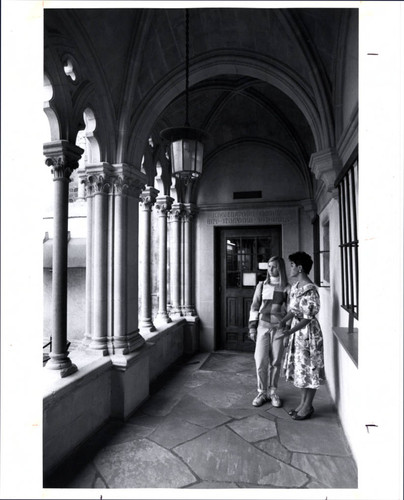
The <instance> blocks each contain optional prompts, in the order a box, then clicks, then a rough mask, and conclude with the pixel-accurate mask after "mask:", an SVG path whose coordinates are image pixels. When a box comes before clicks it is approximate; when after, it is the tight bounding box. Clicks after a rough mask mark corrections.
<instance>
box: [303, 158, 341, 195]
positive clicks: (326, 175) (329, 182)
mask: <svg viewBox="0 0 404 500" xmlns="http://www.w3.org/2000/svg"><path fill="white" fill-rule="evenodd" d="M309 167H310V169H311V171H312V172H313V173H314V175H315V177H316V179H319V180H321V181H323V183H324V185H325V187H326V189H327V191H329V192H331V191H332V190H333V189H334V182H335V179H336V177H337V172H339V171H340V169H341V159H340V157H339V156H338V153H337V152H336V150H335V149H334V148H330V149H325V150H323V151H317V152H316V153H313V154H312V155H311V158H310V163H309Z"/></svg>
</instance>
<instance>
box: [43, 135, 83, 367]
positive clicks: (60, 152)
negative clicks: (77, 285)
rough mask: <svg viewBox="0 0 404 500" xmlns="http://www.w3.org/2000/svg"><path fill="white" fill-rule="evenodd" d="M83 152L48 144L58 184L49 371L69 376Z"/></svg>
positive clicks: (46, 148)
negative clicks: (74, 201)
mask: <svg viewBox="0 0 404 500" xmlns="http://www.w3.org/2000/svg"><path fill="white" fill-rule="evenodd" d="M83 152H84V151H83V150H82V149H81V148H79V147H77V146H74V145H72V144H70V143H69V142H68V141H64V140H61V141H54V142H49V143H46V144H44V155H45V156H46V162H45V163H46V165H48V166H50V167H52V173H53V182H54V237H53V269H52V321H53V328H52V351H51V353H50V359H49V361H48V362H47V363H46V368H48V369H50V370H60V376H61V377H66V376H68V375H70V374H72V373H74V372H75V371H77V367H76V365H74V364H73V363H72V362H71V360H70V358H69V355H68V354H69V353H68V350H67V242H68V235H67V230H68V207H69V182H70V175H71V173H72V172H73V171H74V169H76V168H77V167H78V160H79V159H80V157H81V155H82V154H83Z"/></svg>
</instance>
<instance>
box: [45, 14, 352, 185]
mask: <svg viewBox="0 0 404 500" xmlns="http://www.w3.org/2000/svg"><path fill="white" fill-rule="evenodd" d="M350 16H357V12H356V10H355V9H331V8H328V9H327V8H322V9H257V8H203V9H200V8H192V9H190V24H189V54H190V100H189V118H190V124H191V126H193V127H197V128H202V129H204V130H206V131H207V132H208V134H209V140H208V141H207V143H206V145H205V164H206V165H207V167H208V166H209V163H210V162H211V161H213V159H214V158H215V156H217V155H218V154H220V151H222V150H223V149H226V148H228V147H231V146H232V145H236V144H239V143H240V142H243V143H246V142H248V143H250V144H251V145H254V144H260V145H262V144H264V145H267V146H268V147H270V148H273V149H274V150H277V151H280V152H282V153H283V154H285V155H287V156H288V157H289V158H290V161H291V162H293V163H294V164H295V165H296V166H297V168H298V169H300V171H301V174H302V176H303V178H304V179H306V182H307V187H308V188H309V190H311V189H312V183H313V181H314V180H313V176H312V174H311V173H310V171H309V168H308V165H309V161H310V156H311V155H312V154H313V153H314V152H316V151H319V150H324V149H326V148H332V147H334V146H335V142H336V133H335V124H336V123H337V122H338V116H336V115H337V113H338V98H337V94H338V92H337V90H338V85H339V84H340V82H339V81H338V79H337V74H338V64H340V61H341V57H342V55H343V54H342V53H341V47H343V45H344V41H345V39H346V37H347V26H348V23H349V20H350ZM68 57H70V59H71V60H73V61H74V63H73V66H74V67H75V70H76V72H77V75H78V77H77V79H76V81H75V82H72V81H69V82H66V81H65V80H63V78H64V77H65V75H62V76H61V77H60V80H59V84H60V85H61V86H63V87H64V88H69V92H70V95H71V98H72V104H71V107H72V108H74V109H75V110H76V111H77V110H79V109H80V106H79V105H78V104H77V102H78V101H80V100H81V101H82V104H81V106H84V105H85V101H86V99H87V101H88V103H87V105H91V106H92V109H93V111H94V113H95V116H96V119H97V127H98V128H97V132H98V134H99V140H100V142H101V143H102V144H101V151H102V154H101V156H102V158H101V159H102V160H103V161H110V162H112V163H113V162H122V161H124V162H128V163H132V164H138V163H139V162H140V161H141V158H142V156H143V154H144V150H145V148H146V147H147V141H148V138H149V137H153V140H154V142H157V143H158V142H159V141H160V138H159V131H160V130H162V129H164V128H166V127H171V126H182V125H183V124H184V121H185V110H184V108H185V92H184V90H185V11H184V10H183V9H45V72H46V73H47V74H48V75H49V77H50V79H51V81H52V80H53V81H52V84H53V85H54V88H55V94H57V86H58V82H56V81H55V77H53V78H52V75H54V74H55V73H57V72H59V73H60V74H61V72H60V70H58V69H57V66H58V64H59V65H60V62H59V61H61V62H62V64H65V63H66V60H67V58H68ZM68 86H69V87H68ZM83 95H85V96H86V97H83ZM57 100H58V98H57V96H56V98H55V106H56V107H57V106H58V104H57ZM65 101H66V99H65ZM76 101H77V102H76ZM81 101H80V102H81ZM63 106H65V108H67V107H68V104H66V102H64V104H61V103H60V104H59V107H60V108H63ZM94 108H95V109H94ZM77 112H78V111H77ZM62 113H63V111H59V115H61V114H62ZM78 114H80V113H79V112H78ZM65 128H66V129H69V128H71V129H73V130H72V131H71V133H72V134H73V135H74V133H76V132H75V131H74V125H72V123H71V120H70V124H66V126H65Z"/></svg>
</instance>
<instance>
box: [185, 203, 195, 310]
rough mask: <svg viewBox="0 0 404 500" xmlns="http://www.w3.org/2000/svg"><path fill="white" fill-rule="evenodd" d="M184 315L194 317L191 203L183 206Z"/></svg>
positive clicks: (192, 207)
mask: <svg viewBox="0 0 404 500" xmlns="http://www.w3.org/2000/svg"><path fill="white" fill-rule="evenodd" d="M184 207H185V210H184V216H183V220H184V314H185V315H186V316H195V308H194V305H193V299H192V296H193V293H192V289H193V280H192V248H193V238H192V225H193V224H192V221H193V218H194V216H195V213H196V209H195V205H194V204H193V203H186V204H185V205H184Z"/></svg>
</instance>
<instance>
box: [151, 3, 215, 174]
mask: <svg viewBox="0 0 404 500" xmlns="http://www.w3.org/2000/svg"><path fill="white" fill-rule="evenodd" d="M185 16H186V22H185V27H186V28H185V125H184V126H183V127H172V128H166V129H164V130H162V131H161V132H160V136H161V137H162V138H163V139H164V140H166V141H168V142H169V143H170V157H171V166H172V173H173V175H174V176H175V177H177V178H179V179H181V180H182V181H183V182H184V183H185V184H188V182H189V181H190V180H193V179H196V178H198V177H199V176H200V175H201V174H202V163H203V141H205V140H206V139H207V138H208V134H207V133H206V132H204V131H203V130H199V129H196V128H192V127H190V126H189V121H188V101H189V11H188V9H185Z"/></svg>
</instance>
